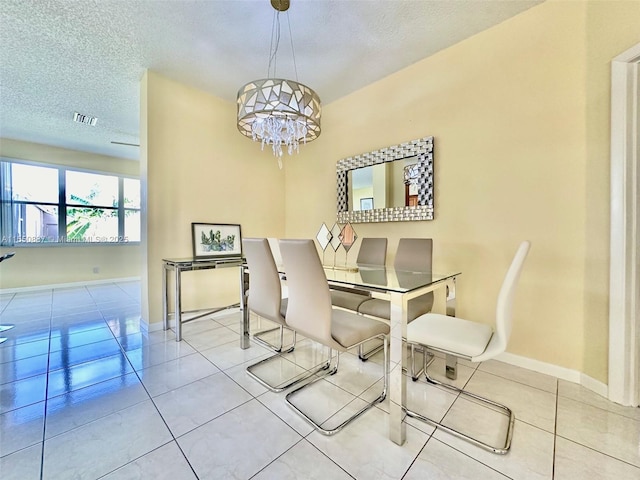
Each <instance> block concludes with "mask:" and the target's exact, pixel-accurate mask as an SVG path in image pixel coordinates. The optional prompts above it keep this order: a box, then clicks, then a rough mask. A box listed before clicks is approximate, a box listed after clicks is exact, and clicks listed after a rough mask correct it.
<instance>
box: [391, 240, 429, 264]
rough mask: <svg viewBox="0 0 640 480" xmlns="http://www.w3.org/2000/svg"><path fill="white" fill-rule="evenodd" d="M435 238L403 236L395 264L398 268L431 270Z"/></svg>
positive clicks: (399, 243)
mask: <svg viewBox="0 0 640 480" xmlns="http://www.w3.org/2000/svg"><path fill="white" fill-rule="evenodd" d="M432 257H433V240H432V239H430V238H401V239H400V241H399V242H398V250H397V251H396V258H395V260H394V261H393V266H394V268H395V269H396V270H408V271H412V272H431V262H432Z"/></svg>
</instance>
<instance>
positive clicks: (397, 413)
mask: <svg viewBox="0 0 640 480" xmlns="http://www.w3.org/2000/svg"><path fill="white" fill-rule="evenodd" d="M460 274H461V272H459V271H453V272H450V273H425V272H411V271H406V270H395V269H394V268H391V267H379V266H367V265H358V266H357V267H353V268H350V267H325V275H326V277H327V282H328V283H329V285H330V286H331V285H335V286H340V287H343V288H344V287H347V288H355V289H358V290H366V291H368V292H370V293H371V296H372V297H374V298H380V299H384V300H388V301H389V302H390V305H391V316H390V322H391V334H390V349H389V359H390V362H389V392H388V395H389V413H390V417H389V438H390V439H391V440H392V441H393V442H395V443H396V444H398V445H402V444H404V442H405V440H406V436H407V433H406V423H405V422H404V417H405V413H404V410H403V407H404V406H405V405H406V397H407V376H406V375H404V374H403V368H404V369H406V368H407V351H406V349H405V348H404V346H403V339H405V338H406V336H407V312H408V308H407V304H408V302H409V300H411V299H413V298H416V297H419V296H421V295H425V294H427V293H429V292H443V294H440V295H438V294H435V296H434V307H433V310H434V311H438V312H439V313H446V314H447V315H450V316H455V306H456V305H455V302H456V278H457V277H458V276H459V275H460ZM246 279H247V271H245V269H244V268H243V269H242V273H241V281H240V284H241V288H242V293H241V302H240V308H241V310H242V312H243V315H242V321H241V322H242V325H241V328H242V334H241V336H240V347H241V348H249V346H250V342H249V338H250V331H249V310H248V308H247V301H246V293H245V291H244V286H245V285H246V284H247V282H246Z"/></svg>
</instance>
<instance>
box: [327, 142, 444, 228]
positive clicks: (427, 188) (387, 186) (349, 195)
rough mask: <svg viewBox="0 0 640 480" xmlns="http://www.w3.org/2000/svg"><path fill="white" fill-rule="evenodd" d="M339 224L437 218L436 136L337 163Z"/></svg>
mask: <svg viewBox="0 0 640 480" xmlns="http://www.w3.org/2000/svg"><path fill="white" fill-rule="evenodd" d="M337 197H338V222H340V223H346V222H352V223H362V222H394V221H408V220H433V214H434V211H433V137H425V138H421V139H417V140H412V141H411V142H407V143H403V144H401V145H394V146H391V147H388V148H383V149H381V150H375V151H373V152H368V153H365V154H362V155H357V156H355V157H348V158H344V159H342V160H340V161H339V162H338V165H337Z"/></svg>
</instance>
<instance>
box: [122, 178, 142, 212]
mask: <svg viewBox="0 0 640 480" xmlns="http://www.w3.org/2000/svg"><path fill="white" fill-rule="evenodd" d="M124 206H125V208H140V180H136V179H133V178H125V179H124Z"/></svg>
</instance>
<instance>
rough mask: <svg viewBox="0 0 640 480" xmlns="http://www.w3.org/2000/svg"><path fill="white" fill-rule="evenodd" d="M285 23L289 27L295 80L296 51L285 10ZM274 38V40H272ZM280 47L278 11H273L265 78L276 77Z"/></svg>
mask: <svg viewBox="0 0 640 480" xmlns="http://www.w3.org/2000/svg"><path fill="white" fill-rule="evenodd" d="M287 25H288V27H289V40H290V41H291V56H292V57H293V72H294V74H295V78H296V82H297V81H298V65H297V63H296V51H295V49H294V47H293V35H292V34H291V20H290V18H289V12H287ZM274 38H275V42H274ZM279 47H280V12H278V11H275V12H274V15H273V22H272V24H271V45H270V46H269V65H268V66H267V78H276V69H277V66H278V48H279ZM272 65H273V76H271V66H272Z"/></svg>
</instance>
